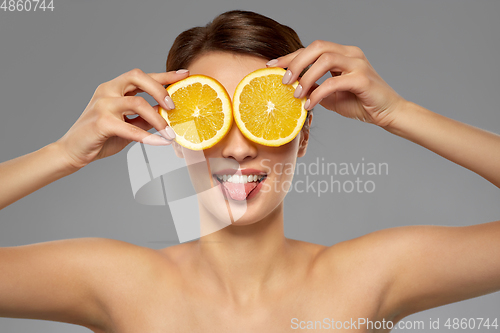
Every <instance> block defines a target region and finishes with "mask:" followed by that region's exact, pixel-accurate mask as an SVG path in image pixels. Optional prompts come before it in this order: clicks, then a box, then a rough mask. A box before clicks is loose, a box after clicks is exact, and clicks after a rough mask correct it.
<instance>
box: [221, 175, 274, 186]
mask: <svg viewBox="0 0 500 333" xmlns="http://www.w3.org/2000/svg"><path fill="white" fill-rule="evenodd" d="M264 177H265V176H261V175H248V176H245V175H222V176H221V175H218V176H217V178H219V180H221V181H223V182H229V183H234V184H246V183H251V182H256V181H260V180H262V178H264Z"/></svg>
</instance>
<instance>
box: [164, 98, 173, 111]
mask: <svg viewBox="0 0 500 333" xmlns="http://www.w3.org/2000/svg"><path fill="white" fill-rule="evenodd" d="M165 105H166V106H167V110H173V109H175V104H174V101H173V100H172V98H171V97H170V96H167V97H165Z"/></svg>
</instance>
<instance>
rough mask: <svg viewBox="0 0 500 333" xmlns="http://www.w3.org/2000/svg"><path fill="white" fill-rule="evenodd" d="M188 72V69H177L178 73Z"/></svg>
mask: <svg viewBox="0 0 500 333" xmlns="http://www.w3.org/2000/svg"><path fill="white" fill-rule="evenodd" d="M187 72H189V70H188V69H179V70H178V71H176V73H177V74H185V73H187Z"/></svg>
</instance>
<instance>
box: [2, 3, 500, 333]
mask: <svg viewBox="0 0 500 333" xmlns="http://www.w3.org/2000/svg"><path fill="white" fill-rule="evenodd" d="M266 65H267V66H278V67H283V68H287V69H288V71H287V74H285V76H284V78H283V83H285V84H288V83H291V82H294V81H295V80H297V79H299V80H300V86H299V88H297V90H296V97H303V96H307V97H308V99H307V103H306V109H308V110H311V109H312V108H313V107H314V106H316V105H317V104H321V105H322V106H323V107H325V108H326V109H329V110H332V111H335V112H337V113H339V114H341V115H343V116H346V117H350V118H356V119H359V120H361V121H365V122H368V123H372V124H374V125H377V126H380V127H382V128H384V129H385V130H387V131H389V132H391V133H393V134H396V135H398V136H401V137H403V138H406V139H408V140H411V141H413V142H415V143H417V144H420V145H422V146H423V147H426V148H428V149H429V150H431V151H434V152H436V153H438V154H439V155H441V156H443V157H444V158H447V159H449V160H451V161H453V162H455V163H457V164H459V165H462V166H464V167H466V168H468V169H470V170H472V171H474V172H476V173H477V174H479V175H481V176H482V177H484V178H485V179H487V180H489V181H490V182H492V183H493V184H494V185H496V186H497V187H498V186H500V174H499V173H498V172H497V170H498V169H499V167H500V154H499V153H498V152H499V151H500V137H499V136H498V135H495V134H493V133H489V132H486V131H482V130H480V129H477V128H473V127H471V126H468V125H465V124H462V123H460V122H457V121H454V120H451V119H448V118H446V117H443V116H440V115H438V114H435V113H433V112H431V111H429V110H426V109H424V108H423V107H420V106H418V105H416V104H414V103H411V102H408V101H406V100H404V99H403V98H402V97H400V96H399V95H398V94H397V93H396V92H394V90H393V89H392V88H390V87H389V86H388V85H387V84H386V83H385V82H384V81H383V80H382V79H381V78H380V77H379V76H378V74H377V73H376V72H375V70H374V69H373V68H372V67H371V66H370V64H369V62H368V60H367V59H366V58H365V56H364V54H363V52H362V51H361V50H360V49H359V48H357V47H353V46H344V45H339V44H335V43H331V42H324V41H316V42H314V43H312V44H311V45H309V46H308V47H306V48H303V47H302V45H301V43H300V40H299V39H298V37H297V35H296V34H295V33H294V32H293V30H291V29H290V28H288V27H285V26H282V25H280V24H278V23H277V22H275V21H273V20H271V19H269V18H266V17H263V16H261V15H258V14H255V13H250V12H241V11H233V12H228V13H225V14H222V15H220V16H219V17H217V18H216V19H215V20H214V21H213V22H212V23H211V24H209V25H208V26H207V27H205V28H193V29H191V30H188V31H186V32H184V33H182V34H181V35H180V36H179V37H178V38H177V40H176V42H175V43H174V45H173V47H172V49H171V51H170V54H169V58H168V60H167V72H166V73H153V74H145V73H143V72H141V71H140V70H133V71H130V72H128V73H125V74H123V75H121V76H119V77H117V78H115V79H114V80H111V81H109V82H106V83H104V84H102V85H100V86H99V87H98V88H97V90H96V92H95V94H94V96H93V98H92V100H91V101H90V103H89V105H88V106H87V108H86V110H85V111H84V112H83V114H82V116H81V117H80V119H79V120H78V121H77V122H76V123H75V125H74V126H73V127H72V128H71V129H70V130H69V131H68V133H67V134H66V135H65V136H64V137H62V138H61V139H60V140H58V141H57V142H55V143H53V144H50V145H48V146H46V147H44V148H42V149H41V150H39V151H36V152H34V153H31V154H28V155H26V156H22V157H19V158H17V159H15V160H12V161H8V162H5V163H3V164H1V165H0V182H1V184H2V186H1V188H0V207H2V208H3V207H5V206H7V205H9V204H10V203H12V202H14V201H16V200H18V199H20V198H22V197H23V196H25V195H27V194H29V193H31V192H33V191H35V190H37V189H38V188H41V187H43V186H45V185H46V184H48V183H50V182H52V181H55V180H56V179H59V178H62V177H64V176H66V175H69V174H71V173H73V172H75V171H77V170H78V169H80V168H82V167H84V166H86V165H87V164H89V163H91V162H92V161H94V160H96V159H100V158H103V157H106V156H109V155H112V154H115V153H116V152H118V151H120V150H121V149H123V148H124V147H125V146H126V145H127V144H128V143H130V142H131V141H138V142H145V143H149V144H154V145H168V144H171V143H172V140H173V139H174V135H175V133H173V131H172V130H171V129H170V128H168V127H167V125H166V122H165V120H164V119H163V118H161V117H160V116H159V115H158V113H157V112H156V110H155V108H153V107H151V106H150V105H149V104H147V103H146V102H145V101H144V100H143V99H142V98H140V97H135V96H134V95H135V94H137V93H138V92H140V91H144V92H147V93H149V94H150V95H151V96H153V97H154V98H155V100H156V101H158V103H159V105H161V106H162V107H163V108H166V109H172V108H174V107H175V106H174V105H173V102H172V100H171V98H170V97H169V96H168V95H167V94H166V92H165V89H164V88H163V87H162V85H165V84H171V83H173V82H175V81H178V80H181V79H183V78H185V77H187V76H188V75H194V74H204V75H207V76H210V77H213V78H215V79H217V80H218V81H219V82H220V83H221V84H223V85H224V87H225V88H226V89H227V91H228V92H229V94H230V95H232V93H233V92H234V89H235V87H236V85H237V84H238V82H239V81H240V80H241V79H242V78H243V77H244V76H245V75H246V74H248V73H249V72H252V71H254V70H256V69H258V68H262V67H265V66H266ZM309 65H311V66H310V68H309V69H308V70H307V72H305V74H303V75H302V76H301V77H299V75H300V74H301V73H302V72H303V71H304V70H305V69H306V68H307V67H308V66H309ZM327 72H330V73H332V77H331V78H330V79H328V80H326V81H325V82H324V83H323V84H321V85H319V86H318V85H317V84H315V82H316V81H317V80H318V79H319V78H320V77H322V76H323V75H324V74H325V73H327ZM133 113H136V114H138V115H140V117H138V118H135V119H132V120H130V119H125V118H124V116H125V115H128V114H133ZM124 119H125V120H124ZM311 121H312V114H310V115H309V117H308V119H307V121H306V125H305V126H304V128H303V129H302V131H301V132H300V133H299V135H298V136H297V137H296V138H295V139H294V140H293V141H291V142H290V143H288V144H286V145H283V146H280V147H276V148H271V147H265V146H261V145H258V144H255V143H253V142H251V141H249V140H247V139H246V138H245V137H244V136H243V135H242V134H241V132H240V131H239V129H238V128H237V127H236V126H233V127H232V129H231V130H230V132H229V133H228V134H227V135H226V136H225V137H224V139H223V140H222V141H220V142H219V143H217V144H216V145H215V146H213V147H212V148H209V149H206V150H205V151H204V154H205V156H206V157H207V158H219V159H223V160H224V159H225V160H228V161H236V162H237V163H238V164H239V165H240V167H241V168H253V169H257V170H259V166H261V165H262V164H261V161H263V160H264V159H269V160H270V161H271V162H270V163H269V162H267V165H269V164H276V163H288V162H290V163H295V161H296V158H297V157H300V156H303V155H304V154H305V153H306V149H307V143H308V138H309V125H310V124H311ZM151 127H154V128H155V129H156V130H158V131H159V132H160V133H161V134H162V136H163V138H161V137H156V136H154V137H153V136H150V134H149V133H148V132H146V130H148V129H150V128H151ZM290 177H291V176H289V175H286V174H276V173H273V172H269V173H268V174H267V179H266V182H267V181H270V182H275V183H277V184H282V183H284V182H285V181H287V180H289V179H290ZM277 188H280V187H279V186H278V187H277ZM285 194H286V192H285V191H281V192H271V191H269V192H265V191H261V192H260V193H258V194H257V195H256V196H254V197H253V198H251V199H247V210H246V212H245V215H244V216H243V217H242V218H241V219H240V220H238V223H237V224H236V225H231V226H228V227H226V228H223V229H221V230H220V231H218V232H216V233H212V234H210V235H207V236H204V237H203V238H201V239H200V240H197V241H194V242H190V243H185V244H181V245H177V246H172V247H169V248H166V249H162V250H152V249H149V248H143V247H139V246H135V245H132V244H128V243H125V242H120V241H116V240H109V239H95V238H92V239H77V240H65V241H55V242H47V243H41V244H34V245H29V246H21V247H16V248H2V249H0V267H2V268H3V273H2V274H1V275H0V295H1V297H0V316H4V317H21V318H37V319H46V320H55V321H62V322H69V323H74V324H78V325H82V326H85V327H88V328H90V329H92V330H93V331H95V332H198V331H217V332H220V331H227V332H236V331H238V332H239V331H242V330H244V331H252V332H281V331H290V330H295V329H298V328H312V327H310V326H309V323H308V322H311V323H314V324H313V325H316V326H315V328H316V329H318V330H319V329H331V327H328V326H327V325H332V322H328V321H325V320H324V319H325V318H334V319H335V321H336V322H340V323H341V324H340V326H337V324H336V323H333V325H334V326H336V329H338V330H341V329H342V328H343V329H346V330H347V329H359V331H360V332H363V331H380V332H383V331H389V330H390V328H391V327H392V325H391V324H388V322H389V321H390V322H391V323H395V322H397V321H398V320H400V319H402V318H404V317H405V316H407V315H409V314H411V313H415V312H418V311H422V310H425V309H429V308H432V307H436V306H439V305H443V304H447V303H451V302H457V301H460V300H464V299H468V298H471V297H476V296H480V295H484V294H486V293H491V292H494V291H496V290H499V289H500V263H499V262H498V255H495V254H500V253H499V252H500V245H499V244H500V243H499V242H498V239H499V237H500V221H497V222H492V223H487V224H481V225H474V226H469V227H457V228H450V227H435V226H432V227H431V226H418V227H402V228H394V229H387V230H382V231H377V232H374V233H371V234H368V235H366V236H363V237H360V238H357V239H353V240H350V241H346V242H342V243H338V244H335V245H334V246H331V247H325V246H321V245H317V244H311V243H306V242H301V241H297V240H291V239H287V238H285V237H284V232H283V225H284V218H283V199H284V196H285ZM202 216H205V218H213V216H212V217H210V216H211V215H210V214H209V212H206V214H204V215H202ZM457 258H459V260H457ZM358 318H366V319H367V320H366V322H365V323H362V322H359V321H357V319H358ZM318 322H320V324H318ZM370 322H371V326H370Z"/></svg>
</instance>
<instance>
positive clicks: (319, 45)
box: [280, 40, 364, 84]
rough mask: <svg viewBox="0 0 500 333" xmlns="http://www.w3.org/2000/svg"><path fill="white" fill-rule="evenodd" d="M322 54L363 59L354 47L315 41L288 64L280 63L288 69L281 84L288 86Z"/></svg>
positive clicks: (358, 50)
mask: <svg viewBox="0 0 500 333" xmlns="http://www.w3.org/2000/svg"><path fill="white" fill-rule="evenodd" d="M324 53H335V54H340V55H343V56H346V57H351V58H363V57H364V54H363V52H362V51H361V49H359V48H358V47H356V46H348V45H341V44H337V43H333V42H327V41H322V40H317V41H314V42H312V43H311V44H310V45H309V46H307V47H306V48H305V49H304V50H303V51H302V52H300V53H299V54H297V56H296V57H294V58H293V59H290V62H289V63H288V64H286V63H282V62H281V61H280V65H283V66H285V67H288V72H287V73H286V74H285V76H284V79H283V83H284V84H289V83H292V82H295V80H297V79H298V77H299V75H300V73H302V71H303V70H304V69H305V68H306V67H307V66H309V65H310V64H312V63H314V62H315V61H316V60H318V58H319V57H320V56H321V55H322V54H324Z"/></svg>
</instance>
